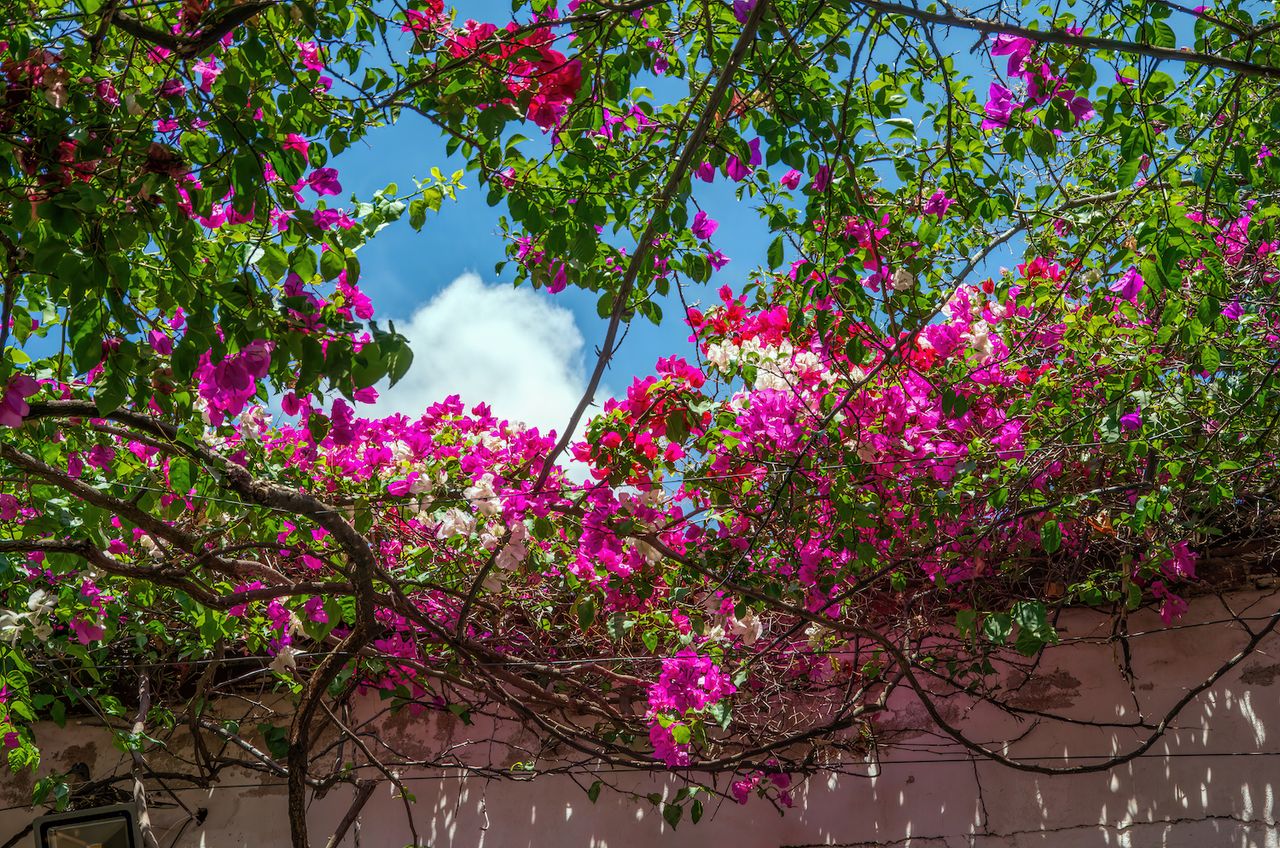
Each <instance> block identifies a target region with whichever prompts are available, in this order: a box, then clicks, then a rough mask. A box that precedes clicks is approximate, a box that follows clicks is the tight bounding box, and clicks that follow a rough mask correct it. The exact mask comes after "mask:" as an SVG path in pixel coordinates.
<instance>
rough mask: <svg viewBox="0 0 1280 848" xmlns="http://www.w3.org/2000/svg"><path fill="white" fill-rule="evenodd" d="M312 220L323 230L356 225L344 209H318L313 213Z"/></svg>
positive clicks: (342, 228) (344, 228)
mask: <svg viewBox="0 0 1280 848" xmlns="http://www.w3.org/2000/svg"><path fill="white" fill-rule="evenodd" d="M311 221H312V223H314V224H315V225H316V226H317V227H319V228H320V229H322V230H332V229H335V228H337V229H339V230H349V229H351V228H352V227H354V226H355V225H356V222H355V221H353V220H352V219H351V216H350V215H348V214H347V213H346V210H344V209H317V210H316V211H315V212H313V213H311Z"/></svg>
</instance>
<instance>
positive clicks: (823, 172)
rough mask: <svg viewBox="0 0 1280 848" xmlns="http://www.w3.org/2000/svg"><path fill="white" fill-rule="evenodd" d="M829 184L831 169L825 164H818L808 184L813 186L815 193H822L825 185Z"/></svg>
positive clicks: (825, 188) (825, 187)
mask: <svg viewBox="0 0 1280 848" xmlns="http://www.w3.org/2000/svg"><path fill="white" fill-rule="evenodd" d="M830 184H831V169H830V168H828V167H827V166H826V165H820V166H819V167H818V170H817V171H816V172H814V175H813V182H812V183H810V184H809V185H810V186H811V187H812V188H813V191H814V193H815V194H822V193H823V192H824V191H826V190H827V186H828V185H830Z"/></svg>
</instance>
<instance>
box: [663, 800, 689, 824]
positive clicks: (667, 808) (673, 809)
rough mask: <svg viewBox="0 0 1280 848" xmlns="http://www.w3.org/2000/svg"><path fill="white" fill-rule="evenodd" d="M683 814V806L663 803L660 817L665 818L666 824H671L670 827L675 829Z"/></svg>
mask: <svg viewBox="0 0 1280 848" xmlns="http://www.w3.org/2000/svg"><path fill="white" fill-rule="evenodd" d="M683 816H684V807H682V806H680V805H679V804H663V805H662V817H663V818H664V819H666V820H667V824H669V825H671V829H672V830H675V829H676V827H677V826H678V825H679V824H680V819H681V818H682V817H683Z"/></svg>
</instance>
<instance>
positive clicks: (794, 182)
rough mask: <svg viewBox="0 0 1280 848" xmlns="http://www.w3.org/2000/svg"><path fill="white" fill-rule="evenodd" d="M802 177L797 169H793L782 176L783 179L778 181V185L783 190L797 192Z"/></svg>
mask: <svg viewBox="0 0 1280 848" xmlns="http://www.w3.org/2000/svg"><path fill="white" fill-rule="evenodd" d="M800 177H801V174H800V172H799V171H797V170H796V169H795V168H792V169H791V170H790V171H787V172H786V173H785V174H783V175H782V179H780V180H778V184H779V185H781V186H782V187H783V188H789V189H791V190H792V191H795V190H796V189H797V188H799V187H800Z"/></svg>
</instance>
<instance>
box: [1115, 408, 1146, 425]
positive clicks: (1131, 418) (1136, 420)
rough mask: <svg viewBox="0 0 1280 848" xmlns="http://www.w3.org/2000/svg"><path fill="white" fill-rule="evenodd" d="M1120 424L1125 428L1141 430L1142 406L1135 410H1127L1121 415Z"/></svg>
mask: <svg viewBox="0 0 1280 848" xmlns="http://www.w3.org/2000/svg"><path fill="white" fill-rule="evenodd" d="M1120 426H1121V427H1122V428H1123V429H1125V430H1129V431H1132V430H1139V429H1141V428H1142V407H1138V408H1137V409H1135V410H1133V412H1126V413H1125V414H1124V415H1121V416H1120Z"/></svg>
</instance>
